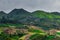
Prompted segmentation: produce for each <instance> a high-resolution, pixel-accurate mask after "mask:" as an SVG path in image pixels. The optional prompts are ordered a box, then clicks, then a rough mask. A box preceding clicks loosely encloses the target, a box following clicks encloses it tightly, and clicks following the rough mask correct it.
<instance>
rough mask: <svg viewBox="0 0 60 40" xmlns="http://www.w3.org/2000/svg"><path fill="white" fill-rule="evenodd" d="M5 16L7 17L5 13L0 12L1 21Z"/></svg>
mask: <svg viewBox="0 0 60 40" xmlns="http://www.w3.org/2000/svg"><path fill="white" fill-rule="evenodd" d="M5 15H6V13H5V12H3V11H0V19H2V17H4V16H5Z"/></svg>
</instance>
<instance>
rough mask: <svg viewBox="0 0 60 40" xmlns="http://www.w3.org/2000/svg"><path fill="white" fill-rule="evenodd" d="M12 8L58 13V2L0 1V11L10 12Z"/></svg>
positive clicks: (59, 7)
mask: <svg viewBox="0 0 60 40" xmlns="http://www.w3.org/2000/svg"><path fill="white" fill-rule="evenodd" d="M14 8H23V9H25V10H28V11H31V12H32V11H35V10H44V11H58V12H60V0H0V11H5V12H10V11H11V10H13V9H14Z"/></svg>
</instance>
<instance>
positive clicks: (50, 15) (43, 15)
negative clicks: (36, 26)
mask: <svg viewBox="0 0 60 40" xmlns="http://www.w3.org/2000/svg"><path fill="white" fill-rule="evenodd" d="M56 14H57V15H56ZM32 16H34V17H39V18H60V15H59V13H55V12H54V13H49V12H45V11H41V10H37V11H34V12H32Z"/></svg>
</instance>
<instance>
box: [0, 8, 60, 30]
mask: <svg viewBox="0 0 60 40" xmlns="http://www.w3.org/2000/svg"><path fill="white" fill-rule="evenodd" d="M0 15H1V19H2V20H1V21H2V22H3V23H22V24H26V25H35V26H39V27H42V28H43V29H51V28H56V29H60V15H59V12H58V13H57V12H45V11H42V10H37V11H34V12H32V13H30V12H28V11H26V10H24V9H13V10H12V11H11V12H10V13H8V14H5V13H4V12H0Z"/></svg>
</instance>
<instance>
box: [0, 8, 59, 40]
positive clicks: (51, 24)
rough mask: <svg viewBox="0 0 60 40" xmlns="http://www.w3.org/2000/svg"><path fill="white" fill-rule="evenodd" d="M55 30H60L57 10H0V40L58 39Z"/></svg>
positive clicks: (57, 33)
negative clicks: (7, 11)
mask: <svg viewBox="0 0 60 40" xmlns="http://www.w3.org/2000/svg"><path fill="white" fill-rule="evenodd" d="M51 29H54V30H51ZM57 31H60V13H59V12H45V11H41V10H37V11H34V12H32V13H31V12H28V11H26V10H24V9H14V10H12V11H11V12H10V13H8V14H6V13H4V12H3V11H0V40H60V32H57Z"/></svg>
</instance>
